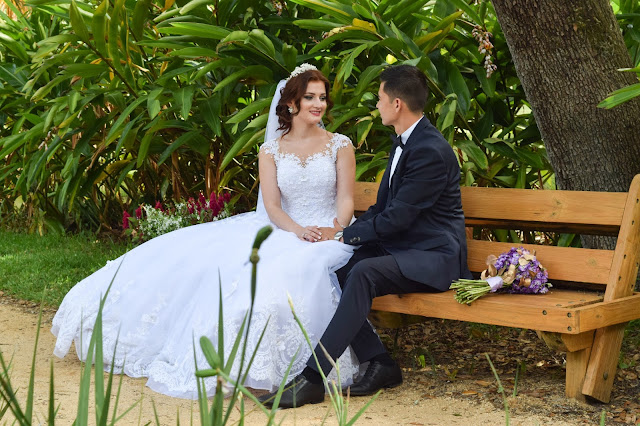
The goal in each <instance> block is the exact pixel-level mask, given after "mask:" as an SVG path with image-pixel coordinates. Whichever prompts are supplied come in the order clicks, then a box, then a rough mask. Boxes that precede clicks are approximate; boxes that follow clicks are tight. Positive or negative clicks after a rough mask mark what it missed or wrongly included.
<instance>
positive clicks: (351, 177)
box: [336, 143, 356, 228]
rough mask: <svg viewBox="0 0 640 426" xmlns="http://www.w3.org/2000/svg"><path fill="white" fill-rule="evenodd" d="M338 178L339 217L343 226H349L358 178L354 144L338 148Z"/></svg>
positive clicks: (337, 205)
mask: <svg viewBox="0 0 640 426" xmlns="http://www.w3.org/2000/svg"><path fill="white" fill-rule="evenodd" d="M336 175H337V176H336V179H337V198H336V207H337V215H338V217H337V219H338V224H340V226H341V227H343V228H344V227H346V226H349V223H351V218H353V189H354V187H355V180H356V157H355V154H354V151H353V145H351V143H349V144H348V145H346V146H344V147H342V148H340V150H338V155H337V158H336Z"/></svg>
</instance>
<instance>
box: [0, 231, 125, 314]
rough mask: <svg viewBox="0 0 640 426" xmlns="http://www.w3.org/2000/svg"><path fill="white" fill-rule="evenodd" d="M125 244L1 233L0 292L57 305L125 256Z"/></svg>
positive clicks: (83, 237)
mask: <svg viewBox="0 0 640 426" xmlns="http://www.w3.org/2000/svg"><path fill="white" fill-rule="evenodd" d="M129 248H130V246H129V245H127V244H125V243H115V242H113V241H105V240H97V239H96V237H95V236H94V235H92V234H78V235H66V236H61V235H54V234H47V235H44V236H40V235H37V234H27V233H24V232H13V231H7V230H0V291H3V292H4V293H5V294H7V295H11V296H13V297H16V298H19V299H23V300H31V301H37V302H40V301H41V300H42V290H43V289H44V288H45V287H46V288H47V293H46V296H45V297H46V298H45V300H44V303H45V305H50V306H58V305H59V304H60V303H61V302H62V299H63V298H64V295H65V294H66V293H67V292H68V291H69V289H70V288H71V287H73V286H74V285H75V284H76V283H77V282H78V281H80V280H82V279H83V278H85V277H86V276H88V275H90V274H91V273H93V272H95V271H96V270H98V269H100V268H101V267H103V266H104V265H105V264H106V262H107V260H112V259H115V258H117V257H119V256H120V255H122V254H124V253H125V252H126V251H127V250H128V249H129Z"/></svg>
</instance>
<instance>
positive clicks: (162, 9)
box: [0, 0, 640, 233]
mask: <svg viewBox="0 0 640 426" xmlns="http://www.w3.org/2000/svg"><path fill="white" fill-rule="evenodd" d="M636 3H637V2H629V1H626V0H613V1H612V4H613V5H614V8H616V11H617V12H619V13H618V19H619V21H620V23H621V24H622V28H623V34H624V37H625V41H626V42H627V46H628V48H629V50H630V52H631V54H632V57H633V60H634V64H636V65H637V64H638V60H639V59H640V51H639V50H638V46H639V43H638V40H639V39H638V37H637V31H638V30H637V28H640V27H639V26H638V25H639V24H640V23H638V22H637V20H638V17H637V10H636V9H633V8H634V7H635V8H637V4H636ZM9 5H10V7H12V10H13V12H14V14H15V15H16V17H15V18H9V17H8V16H6V15H3V14H0V25H1V26H2V36H1V37H0V181H2V182H3V186H2V189H0V199H1V200H2V202H0V217H1V216H2V215H4V216H7V215H15V212H16V209H18V210H20V209H22V210H20V211H22V212H23V214H24V215H25V216H26V218H27V220H28V221H29V223H30V225H31V226H30V228H31V230H32V231H37V232H40V233H43V232H46V231H54V232H64V230H69V229H98V228H118V227H119V223H120V214H121V212H122V211H123V210H125V209H127V207H129V206H130V205H132V204H133V205H137V204H141V203H146V204H153V203H154V202H155V200H156V199H167V198H173V199H174V200H176V201H177V200H180V199H182V198H186V197H187V196H188V195H189V194H194V193H196V192H198V191H203V192H205V193H211V192H220V191H221V190H223V189H227V190H230V191H231V192H232V193H233V195H234V197H236V198H237V200H238V201H237V206H238V208H239V209H240V210H243V209H249V208H251V207H252V206H253V205H254V204H255V198H256V196H257V191H256V189H257V183H256V178H257V168H256V167H255V162H256V157H257V145H258V144H259V142H261V140H262V139H263V137H264V126H265V124H266V119H267V112H268V107H269V103H270V101H271V98H272V95H273V93H274V91H275V87H276V84H277V82H278V81H279V80H280V79H282V78H286V77H287V76H288V74H289V72H290V71H291V70H292V69H293V68H294V67H295V66H296V65H298V64H300V63H302V62H312V63H314V64H316V65H317V66H318V67H319V68H321V69H322V71H323V72H324V73H325V74H326V75H327V76H328V77H329V78H330V80H331V81H332V82H333V88H332V93H331V95H332V97H333V100H334V102H335V108H334V110H333V111H332V115H333V117H334V121H333V122H332V123H330V124H329V125H328V129H329V130H331V131H340V132H342V133H345V134H347V136H349V137H351V139H352V140H353V141H354V143H355V144H356V146H357V148H358V149H357V163H358V164H357V177H358V179H360V180H376V179H379V178H380V177H381V176H382V172H383V170H384V168H385V167H386V159H387V155H388V150H389V148H390V142H389V140H388V137H387V135H388V134H389V133H390V129H389V128H387V127H386V126H383V125H382V123H381V121H380V117H379V115H378V113H377V111H376V110H375V104H376V101H377V97H376V96H377V89H378V82H377V80H378V76H379V74H380V72H381V71H382V69H383V68H384V67H385V66H388V65H389V64H391V63H410V64H415V65H417V66H418V67H420V68H421V69H422V70H423V71H424V72H425V73H426V75H427V76H428V80H429V86H430V89H431V92H432V95H431V97H430V99H429V103H428V105H427V107H426V109H425V114H426V115H427V117H428V118H429V119H430V120H431V122H432V123H434V124H435V125H436V126H437V127H438V128H439V129H440V130H441V131H442V133H443V134H444V135H445V137H446V138H447V140H448V141H449V142H450V144H451V145H452V147H453V148H454V150H455V151H456V153H457V155H458V158H459V160H460V163H461V165H462V171H463V174H462V176H461V181H462V183H463V184H464V185H480V186H505V187H516V188H531V187H534V188H542V187H553V173H552V170H551V167H550V165H549V162H548V161H547V157H546V151H545V149H544V146H543V144H542V141H541V137H540V133H539V131H538V128H537V125H536V123H535V119H534V117H533V115H532V113H531V110H530V107H529V105H528V103H527V102H526V100H525V96H524V92H523V90H522V87H521V85H520V82H519V80H518V78H517V75H516V72H515V68H514V66H513V62H512V60H511V57H510V54H509V51H508V48H507V45H506V42H505V38H504V35H503V34H502V31H501V29H500V26H499V24H498V22H497V19H496V14H495V11H494V10H493V6H492V5H491V3H490V2H489V1H487V0H482V1H479V2H467V1H465V0H455V1H445V0H436V1H429V2H427V1H424V0H423V1H413V0H412V1H409V0H405V1H400V2H395V3H394V2H391V1H388V0H380V1H370V0H354V1H353V2H344V1H342V0H323V1H315V0H313V1H312V0H294V1H290V2H281V1H279V0H275V1H271V0H260V1H249V0H220V1H217V2H215V7H214V5H213V4H211V3H210V2H206V1H202V0H191V1H187V0H181V1H179V2H175V0H142V1H139V2H126V1H124V0H116V1H114V2H108V1H104V0H103V1H100V0H86V1H75V0H73V1H71V2H68V1H66V0H65V1H62V2H60V1H57V0H32V1H31V2H30V3H29V8H28V10H27V12H25V13H23V12H21V11H20V10H19V9H18V8H15V7H13V6H12V5H11V3H9ZM629 24H631V27H629ZM474 30H475V31H476V33H475V34H474ZM486 32H489V33H491V34H492V35H491V36H490V37H488V36H487V37H488V38H486V40H490V44H491V46H490V47H489V46H488V45H485V42H484V40H485V39H483V38H482V37H480V38H478V36H477V34H482V35H484V34H485V33H486ZM479 43H480V44H481V46H479ZM479 48H480V49H484V52H481V51H479ZM487 61H488V62H487ZM488 64H489V65H495V67H496V69H495V71H493V70H492V72H489V73H488V72H487V67H488Z"/></svg>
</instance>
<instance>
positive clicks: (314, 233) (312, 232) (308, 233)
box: [298, 226, 322, 243]
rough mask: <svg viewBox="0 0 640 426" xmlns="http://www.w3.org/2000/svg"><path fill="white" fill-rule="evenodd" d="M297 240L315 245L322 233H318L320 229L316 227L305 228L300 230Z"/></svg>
mask: <svg viewBox="0 0 640 426" xmlns="http://www.w3.org/2000/svg"><path fill="white" fill-rule="evenodd" d="M298 238H300V239H301V240H304V241H309V242H311V243H315V242H316V241H320V240H321V239H322V231H320V228H319V227H317V226H305V227H304V228H302V232H301V233H300V234H299V235H298Z"/></svg>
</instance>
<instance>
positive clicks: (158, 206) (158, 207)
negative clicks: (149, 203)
mask: <svg viewBox="0 0 640 426" xmlns="http://www.w3.org/2000/svg"><path fill="white" fill-rule="evenodd" d="M155 209H156V210H160V211H161V212H163V211H164V207H163V206H162V203H161V202H160V201H156V206H155Z"/></svg>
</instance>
